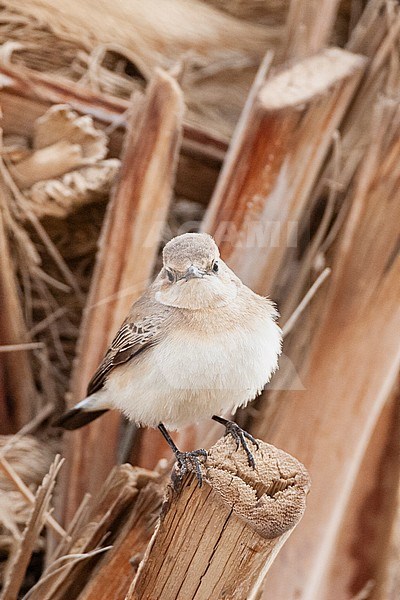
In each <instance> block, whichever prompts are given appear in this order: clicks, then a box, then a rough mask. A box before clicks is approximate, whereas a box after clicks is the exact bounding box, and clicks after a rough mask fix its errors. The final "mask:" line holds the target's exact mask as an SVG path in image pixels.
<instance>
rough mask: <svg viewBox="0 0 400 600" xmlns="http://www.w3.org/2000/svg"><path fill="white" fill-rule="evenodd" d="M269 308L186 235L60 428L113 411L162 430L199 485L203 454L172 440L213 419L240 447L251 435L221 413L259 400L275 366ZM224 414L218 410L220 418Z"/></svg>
mask: <svg viewBox="0 0 400 600" xmlns="http://www.w3.org/2000/svg"><path fill="white" fill-rule="evenodd" d="M276 318H277V311H276V309H275V307H274V305H273V304H272V302H271V301H270V300H268V299H266V298H263V297H261V296H258V295H257V294H255V293H254V292H252V291H251V290H250V289H249V288H248V287H246V286H245V285H244V284H243V283H242V282H241V281H240V279H239V278H238V277H236V275H235V274H234V273H233V272H232V271H231V270H230V269H229V268H228V267H227V265H226V264H225V263H224V262H223V260H222V259H221V258H220V255H219V250H218V247H217V245H216V244H215V242H214V240H213V239H212V237H211V236H209V235H207V234H203V233H186V234H184V235H180V236H178V237H175V238H173V239H172V240H171V241H169V242H168V243H167V244H166V246H165V247H164V250H163V267H162V269H161V271H160V273H159V274H158V276H157V277H156V279H155V281H154V282H153V283H152V284H151V285H150V286H149V287H148V289H147V291H146V292H145V293H144V294H143V296H142V297H141V298H139V299H138V300H137V301H136V302H135V303H134V304H133V305H132V307H131V309H130V311H129V314H128V316H127V317H126V319H125V321H124V322H123V324H122V326H121V328H120V329H119V331H118V333H117V335H116V336H115V338H114V340H113V341H112V343H111V346H110V348H109V349H108V351H107V353H106V355H105V357H104V359H103V361H102V363H101V364H100V366H99V367H98V369H97V371H96V373H95V374H94V376H93V378H92V380H91V381H90V383H89V386H88V390H87V394H88V395H87V397H86V398H85V399H84V400H82V401H81V402H79V403H78V404H76V405H75V407H74V408H72V409H71V410H69V411H67V412H66V413H65V414H64V415H63V416H62V417H61V418H60V419H59V420H58V422H57V425H60V426H62V427H64V428H65V429H76V428H78V427H81V426H83V425H86V424H87V423H89V422H90V421H92V420H93V419H96V418H97V417H98V416H100V415H101V414H103V413H104V412H105V411H107V410H109V409H111V408H116V409H119V410H120V411H122V412H123V414H124V415H125V416H126V417H127V418H128V419H130V420H131V421H133V422H134V423H136V424H137V425H141V426H145V427H158V428H159V429H160V431H161V433H162V434H163V435H164V437H165V439H166V441H167V442H168V444H169V445H170V447H171V448H172V450H173V451H174V453H175V456H176V459H177V461H178V465H179V467H180V469H181V471H182V472H185V471H187V470H194V471H196V473H197V476H198V478H199V483H200V484H201V472H200V461H201V460H202V459H203V457H206V456H207V453H206V451H205V450H203V449H201V450H194V451H192V452H180V451H179V450H178V448H177V447H176V446H175V444H174V442H173V440H172V439H171V437H170V436H169V434H168V429H169V430H176V429H179V428H181V427H184V426H186V425H189V424H192V423H196V422H197V421H199V420H200V419H204V418H207V417H209V418H213V419H214V420H216V421H218V422H220V423H222V424H223V425H225V427H226V433H231V434H232V435H233V436H234V437H235V439H236V443H237V445H239V444H241V445H242V446H243V447H244V449H245V451H246V453H247V456H248V460H249V463H250V464H251V465H253V466H254V459H253V455H252V453H251V451H250V449H249V446H248V443H247V441H246V440H250V441H251V442H252V443H256V441H255V440H254V438H253V437H252V436H251V435H250V434H248V433H247V432H245V431H244V430H242V429H241V428H240V427H239V426H238V425H236V423H234V422H232V421H228V420H227V419H224V418H223V417H220V416H218V413H220V414H221V413H222V414H223V413H226V412H227V411H232V412H234V411H235V410H236V409H237V408H238V407H239V406H245V405H246V404H247V403H248V402H250V401H251V400H253V399H254V398H255V397H256V396H257V395H258V394H259V393H260V392H261V391H262V389H263V388H264V386H265V384H266V383H267V382H268V381H269V380H270V378H271V375H272V373H273V372H274V371H275V370H276V369H277V366H278V356H279V354H280V352H281V337H282V336H281V330H280V328H279V327H278V325H277V323H276ZM216 413H217V414H216Z"/></svg>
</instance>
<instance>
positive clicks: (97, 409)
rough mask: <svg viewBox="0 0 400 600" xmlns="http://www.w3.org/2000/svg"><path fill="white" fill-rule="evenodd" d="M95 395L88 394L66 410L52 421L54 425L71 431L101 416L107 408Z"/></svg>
mask: <svg viewBox="0 0 400 600" xmlns="http://www.w3.org/2000/svg"><path fill="white" fill-rule="evenodd" d="M95 396H96V394H93V395H92V396H88V397H87V398H85V399H84V400H82V401H81V402H79V403H78V404H76V405H75V406H74V407H72V408H71V409H70V410H67V411H66V412H65V413H64V414H63V415H61V417H59V418H58V419H57V420H56V421H55V422H54V423H53V425H54V427H62V428H63V429H68V430H70V431H72V430H73V429H79V428H80V427H83V426H84V425H88V423H91V422H92V421H94V420H95V419H97V418H98V417H101V415H103V414H104V413H105V412H107V411H108V410H109V409H108V408H106V407H105V406H104V403H102V402H101V401H99V399H98V397H95Z"/></svg>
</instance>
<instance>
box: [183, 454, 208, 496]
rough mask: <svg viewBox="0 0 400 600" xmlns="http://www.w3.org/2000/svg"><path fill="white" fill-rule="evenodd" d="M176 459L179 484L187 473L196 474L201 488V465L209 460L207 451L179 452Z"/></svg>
mask: <svg viewBox="0 0 400 600" xmlns="http://www.w3.org/2000/svg"><path fill="white" fill-rule="evenodd" d="M175 457H176V462H177V468H176V474H177V475H178V480H179V482H181V481H182V479H183V477H184V476H185V475H186V474H187V473H194V474H195V475H196V477H197V481H198V483H199V487H201V486H202V485H203V475H202V472H201V465H202V464H204V463H205V461H206V460H207V451H206V450H203V448H200V449H199V450H192V452H181V451H180V450H177V451H176V452H175Z"/></svg>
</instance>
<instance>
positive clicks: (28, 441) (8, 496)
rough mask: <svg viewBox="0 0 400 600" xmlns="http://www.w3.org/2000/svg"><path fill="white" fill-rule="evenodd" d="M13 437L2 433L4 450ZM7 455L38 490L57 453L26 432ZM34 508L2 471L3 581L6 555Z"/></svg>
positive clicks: (12, 549) (0, 529) (0, 442)
mask: <svg viewBox="0 0 400 600" xmlns="http://www.w3.org/2000/svg"><path fill="white" fill-rule="evenodd" d="M10 440H13V436H0V454H1V453H2V450H3V449H6V446H8V445H9V443H10ZM6 457H7V461H8V462H9V464H10V465H11V466H12V468H13V469H14V471H15V472H16V473H17V474H18V475H19V477H20V478H21V479H22V481H23V482H24V483H25V485H27V486H28V487H29V489H30V490H31V491H32V492H35V491H36V489H37V487H38V486H39V485H40V482H41V481H42V479H43V477H44V476H45V474H46V473H47V472H48V470H49V468H50V465H51V462H52V460H53V457H54V453H53V451H52V450H51V447H50V446H49V445H48V444H45V443H41V442H39V441H38V440H37V439H35V438H34V437H33V436H28V435H26V436H23V437H21V438H19V439H16V440H15V441H14V443H13V444H12V446H11V447H10V448H8V450H7V454H6ZM31 510H32V505H31V503H30V502H29V501H28V500H26V499H25V498H24V497H23V496H22V495H21V492H20V491H18V490H17V489H16V488H15V485H14V484H13V483H12V482H11V481H10V480H9V479H8V478H7V477H6V475H4V473H3V472H2V471H0V556H1V557H2V558H1V562H0V582H1V580H2V577H3V573H4V568H5V566H6V559H7V558H9V557H10V556H11V555H12V554H13V553H14V552H15V550H16V548H17V545H18V542H19V541H20V539H21V535H22V531H23V529H24V527H25V525H26V522H27V520H28V518H29V515H30V512H31ZM42 547H43V539H42V538H38V540H37V545H36V549H40V548H42Z"/></svg>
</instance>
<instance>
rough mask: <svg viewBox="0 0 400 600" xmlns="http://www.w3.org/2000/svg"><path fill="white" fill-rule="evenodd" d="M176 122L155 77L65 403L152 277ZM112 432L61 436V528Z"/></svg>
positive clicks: (105, 468)
mask: <svg viewBox="0 0 400 600" xmlns="http://www.w3.org/2000/svg"><path fill="white" fill-rule="evenodd" d="M182 119H183V101H182V95H181V92H180V89H179V87H178V85H177V83H176V82H175V80H173V79H172V78H171V77H170V76H169V75H167V74H165V73H162V72H160V73H158V74H157V76H156V77H155V78H154V80H153V82H152V83H151V85H150V87H149V89H148V92H147V95H146V99H145V101H143V104H142V106H141V110H139V109H138V110H137V111H136V112H135V114H134V115H133V116H132V120H131V123H130V129H129V131H128V134H127V138H126V142H125V152H124V155H123V158H122V167H121V173H120V177H119V183H118V186H117V189H116V191H115V194H114V197H113V198H112V200H111V204H110V205H109V207H108V212H107V216H106V220H105V223H104V226H103V231H102V235H101V239H100V249H99V252H98V256H97V262H96V268H95V273H94V276H93V280H92V285H91V290H90V293H89V297H88V301H87V307H86V310H85V314H84V321H83V325H82V328H81V337H80V340H79V343H78V350H77V358H76V362H75V369H74V372H73V374H72V383H71V394H70V401H71V403H75V402H77V401H78V400H80V399H82V398H84V397H85V395H86V387H87V384H88V382H89V380H90V378H91V376H92V375H93V373H94V372H95V370H96V368H97V366H98V365H99V363H100V361H101V359H102V357H103V354H104V352H105V351H106V349H107V346H108V344H109V343H110V342H111V339H112V337H113V336H114V335H115V333H116V331H117V329H118V327H119V326H120V324H121V323H122V320H123V318H124V317H125V316H126V314H127V312H128V310H129V307H130V305H131V304H132V302H133V301H134V300H136V299H137V298H138V297H139V296H140V295H141V293H142V292H143V290H144V289H145V288H146V286H147V284H148V282H149V278H150V277H151V275H152V272H153V268H154V264H155V261H156V257H157V252H158V247H159V243H160V239H161V234H162V229H163V226H164V223H165V219H166V215H167V211H168V207H169V204H170V200H171V195H172V187H173V182H174V175H175V168H176V160H177V155H178V150H179V146H180V140H181V129H182ZM119 428H120V416H119V414H118V413H110V414H108V415H105V416H104V417H103V418H102V419H101V421H98V422H95V423H93V424H92V425H91V426H90V428H89V429H85V430H83V431H77V432H74V433H72V434H68V435H67V436H66V438H65V439H66V444H65V453H66V456H67V465H68V468H67V469H66V474H65V475H64V495H63V503H64V509H65V512H64V515H65V517H66V520H67V521H68V520H69V519H70V518H71V517H72V515H73V514H74V513H75V511H76V509H77V507H78V505H79V503H80V501H81V499H82V497H83V495H84V493H85V492H86V491H91V492H97V491H98V490H99V488H100V486H101V484H102V482H103V481H104V479H105V478H106V476H107V474H108V473H109V471H110V469H111V467H112V466H113V465H114V464H115V462H116V459H117V448H118V437H119ZM100 448H101V449H102V451H101V452H99V449H100Z"/></svg>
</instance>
